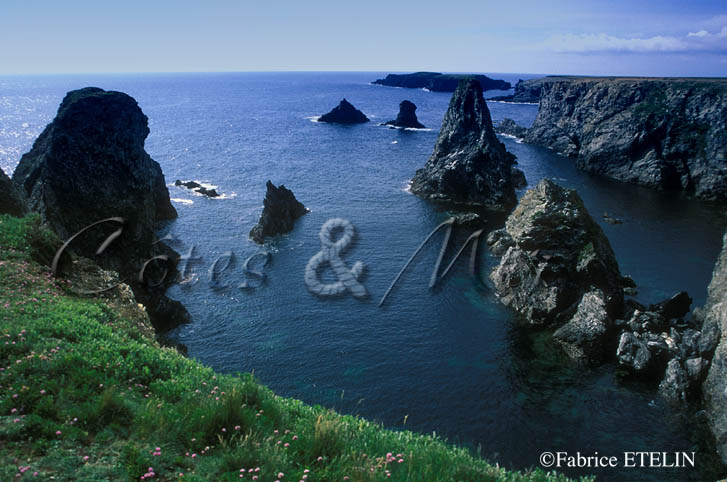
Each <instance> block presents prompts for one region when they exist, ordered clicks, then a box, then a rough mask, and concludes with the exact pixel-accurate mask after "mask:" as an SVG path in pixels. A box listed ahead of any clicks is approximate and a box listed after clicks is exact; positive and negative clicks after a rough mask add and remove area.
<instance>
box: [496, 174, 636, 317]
mask: <svg viewBox="0 0 727 482" xmlns="http://www.w3.org/2000/svg"><path fill="white" fill-rule="evenodd" d="M488 244H489V245H490V246H491V248H492V250H493V252H494V253H495V254H497V255H502V259H501V261H500V265H499V266H498V267H497V268H495V270H494V271H493V272H492V274H491V276H490V278H491V279H492V281H493V282H494V284H495V289H496V290H497V294H498V296H499V297H500V300H501V301H502V302H503V303H504V304H505V305H507V306H510V307H511V308H513V309H515V310H516V311H518V312H519V313H521V314H522V315H523V317H524V318H525V319H526V320H527V321H528V322H529V323H531V324H536V325H551V324H562V323H563V322H565V321H568V318H570V317H572V316H573V314H574V313H575V312H576V308H577V307H578V305H579V303H580V302H581V300H582V298H583V296H584V295H585V294H587V293H591V292H592V293H593V296H597V297H598V298H600V299H601V301H600V302H599V304H602V305H603V307H604V309H605V308H607V310H608V311H609V312H611V313H613V314H616V313H617V312H618V311H619V310H620V309H621V306H622V304H623V281H622V277H621V274H620V272H619V268H618V263H617V261H616V257H615V256H614V254H613V250H612V249H611V245H610V244H609V242H608V239H607V238H606V235H605V234H603V231H602V230H601V227H600V226H599V225H598V224H597V223H596V222H595V221H594V220H593V218H592V217H591V216H590V214H588V211H587V210H586V208H585V206H584V205H583V201H582V200H581V198H580V196H578V193H576V192H575V191H573V190H569V189H564V188H562V187H560V186H558V185H557V184H555V183H554V182H553V181H550V180H548V179H544V180H542V181H540V183H538V185H537V186H535V187H534V188H532V189H530V190H529V191H528V192H527V193H525V195H524V196H523V198H522V199H521V200H520V203H519V204H518V205H517V207H516V208H515V210H514V211H513V212H512V214H510V216H509V217H508V218H507V221H506V223H505V227H504V228H503V229H501V230H499V231H494V232H492V233H490V235H489V237H488ZM597 292H598V293H599V294H598V295H596V294H595V293H597ZM588 301H589V302H590V301H593V300H590V299H589V300H588Z"/></svg>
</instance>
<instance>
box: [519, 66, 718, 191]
mask: <svg viewBox="0 0 727 482" xmlns="http://www.w3.org/2000/svg"><path fill="white" fill-rule="evenodd" d="M541 85H542V95H541V98H540V110H539V112H538V116H537V118H536V119H535V122H534V124H533V126H532V128H531V129H530V130H529V132H528V135H527V137H526V140H527V141H528V142H532V143H536V144H541V145H545V146H548V147H551V148H553V149H555V150H556V151H558V152H561V153H563V154H566V155H569V156H572V157H574V158H575V159H576V163H577V166H578V167H579V168H581V169H584V170H586V171H589V172H594V173H598V174H603V175H606V176H609V177H611V178H614V179H617V180H620V181H625V182H631V183H636V184H641V185H644V186H649V187H653V188H657V189H663V190H674V191H686V192H689V193H693V194H694V195H696V196H697V197H700V198H704V199H722V200H723V199H727V136H725V132H726V130H727V81H725V80H717V79H630V78H606V79H604V78H558V77H553V78H545V79H543V82H542V84H541Z"/></svg>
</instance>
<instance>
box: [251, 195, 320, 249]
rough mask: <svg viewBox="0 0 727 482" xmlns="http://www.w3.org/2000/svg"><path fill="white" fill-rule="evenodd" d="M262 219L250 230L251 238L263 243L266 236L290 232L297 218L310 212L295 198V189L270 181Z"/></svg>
mask: <svg viewBox="0 0 727 482" xmlns="http://www.w3.org/2000/svg"><path fill="white" fill-rule="evenodd" d="M266 187H267V192H266V193H265V201H263V204H264V207H263V212H262V214H261V215H260V221H259V222H258V223H257V225H256V226H255V227H254V228H252V230H250V238H251V239H252V240H253V241H255V242H256V243H260V244H262V243H263V242H265V238H267V237H271V236H276V235H278V234H284V233H287V232H290V231H291V230H292V229H293V226H294V223H295V220H296V219H298V218H299V217H301V216H303V215H304V214H306V213H307V212H308V209H306V207H305V206H303V204H302V203H301V202H300V201H298V200H297V199H296V198H295V195H293V191H291V190H290V189H287V188H286V187H285V186H283V185H282V184H281V185H280V186H279V187H275V185H274V184H273V183H272V182H270V181H268V182H267V184H266Z"/></svg>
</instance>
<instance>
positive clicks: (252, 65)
mask: <svg viewBox="0 0 727 482" xmlns="http://www.w3.org/2000/svg"><path fill="white" fill-rule="evenodd" d="M0 41H2V46H3V47H2V49H0V74H22V73H89V72H189V71H244V70H253V71H256V70H376V71H414V70H437V71H446V72H530V73H557V74H584V75H603V74H607V75H690V76H727V1H725V0H721V1H701V2H700V1H696V2H683V1H672V0H666V1H653V0H646V1H640V2H634V1H621V0H616V1H608V2H606V1H603V2H596V1H591V0H581V1H544V0H540V1H530V0H515V1H508V0H499V1H495V2H492V1H457V0H450V1H449V2H443V1H441V0H439V1H436V2H428V1H416V2H414V1H408V0H387V1H378V0H363V1H356V2H346V1H345V0H338V1H315V0H309V1H300V0H299V1H291V2H288V1H278V2H271V1H264V0H258V1H254V2H253V1H240V0H237V1H232V0H220V1H215V0H207V1H185V0H178V1H170V0H146V1H143V2H142V1H137V0H128V1H123V2H104V1H95V2H91V1H74V0H66V1H55V0H54V1H49V0H42V1H41V0H0Z"/></svg>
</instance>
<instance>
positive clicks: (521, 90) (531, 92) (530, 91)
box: [490, 77, 551, 104]
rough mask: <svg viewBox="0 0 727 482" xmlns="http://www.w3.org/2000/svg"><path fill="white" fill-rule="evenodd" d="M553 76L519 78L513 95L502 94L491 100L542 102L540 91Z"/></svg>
mask: <svg viewBox="0 0 727 482" xmlns="http://www.w3.org/2000/svg"><path fill="white" fill-rule="evenodd" d="M550 78H551V77H544V78H539V79H530V80H522V79H520V80H518V81H517V84H515V92H514V93H513V94H512V95H501V96H498V97H492V98H491V99H490V100H495V101H499V102H514V103H522V104H537V103H538V102H540V93H541V91H542V84H543V82H547V81H548V79H550Z"/></svg>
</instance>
